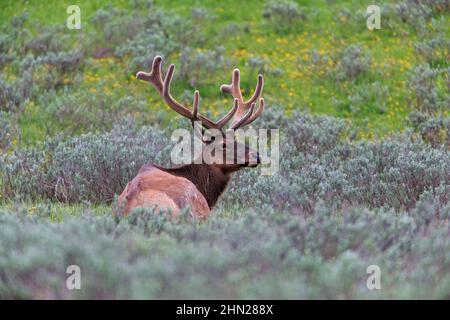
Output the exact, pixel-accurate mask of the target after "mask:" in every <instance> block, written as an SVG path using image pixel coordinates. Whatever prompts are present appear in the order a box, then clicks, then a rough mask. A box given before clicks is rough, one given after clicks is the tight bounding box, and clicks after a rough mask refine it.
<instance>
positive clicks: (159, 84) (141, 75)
mask: <svg viewBox="0 0 450 320" xmlns="http://www.w3.org/2000/svg"><path fill="white" fill-rule="evenodd" d="M161 64H162V58H161V56H156V57H155V58H154V59H153V64H152V71H151V72H150V73H146V72H142V71H139V72H138V73H137V74H136V77H137V78H138V79H140V80H144V81H147V82H150V83H151V84H152V85H153V87H155V89H156V90H157V91H158V92H159V94H160V95H161V96H162V97H163V99H164V101H165V102H166V103H167V104H168V105H169V106H170V107H171V108H172V109H173V110H174V111H175V112H177V113H179V114H181V115H182V116H183V117H186V118H188V119H189V120H191V123H192V126H194V122H195V121H201V123H202V126H204V127H205V128H207V129H218V130H220V131H221V132H222V134H223V130H222V127H223V126H224V125H225V124H226V123H227V122H228V121H230V119H231V118H232V117H233V115H234V114H235V113H236V111H237V110H238V103H239V102H238V100H237V99H235V100H234V105H233V108H232V109H231V110H230V111H229V112H228V113H227V114H226V115H225V116H224V117H223V118H222V119H220V120H219V121H217V122H214V121H212V120H211V119H209V118H207V117H205V116H203V115H202V114H200V113H199V112H198V106H199V100H200V93H199V92H198V90H195V93H194V102H193V106H192V110H190V109H188V108H187V107H185V106H184V105H182V104H181V103H180V102H178V101H176V100H175V99H174V98H173V97H172V95H171V94H170V84H171V82H172V78H173V72H174V69H175V65H173V64H171V65H170V66H169V69H168V70H167V73H166V76H165V78H164V81H163V79H162V72H161Z"/></svg>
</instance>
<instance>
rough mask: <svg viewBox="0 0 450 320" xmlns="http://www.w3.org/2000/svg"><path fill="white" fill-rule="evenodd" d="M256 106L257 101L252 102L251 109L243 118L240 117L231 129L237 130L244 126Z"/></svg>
mask: <svg viewBox="0 0 450 320" xmlns="http://www.w3.org/2000/svg"><path fill="white" fill-rule="evenodd" d="M254 108H255V103H252V104H251V105H250V109H249V110H248V111H247V113H246V114H245V115H244V116H243V117H242V118H241V119H239V120H238V121H237V122H236V123H235V124H233V125H232V126H231V128H230V129H233V130H237V129H239V128H240V127H242V126H244V125H245V124H246V122H247V120H248V119H249V118H250V116H251V115H252V113H253V109H254Z"/></svg>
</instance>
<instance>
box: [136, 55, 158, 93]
mask: <svg viewBox="0 0 450 320" xmlns="http://www.w3.org/2000/svg"><path fill="white" fill-rule="evenodd" d="M161 63H162V57H161V56H156V57H155V58H154V59H153V63H152V71H151V72H150V73H147V72H143V71H139V72H138V73H136V78H138V79H139V80H144V81H147V82H150V83H151V84H152V85H153V86H154V87H155V89H156V90H157V91H158V92H159V93H160V94H162V91H163V80H162V77H161V74H162V72H161Z"/></svg>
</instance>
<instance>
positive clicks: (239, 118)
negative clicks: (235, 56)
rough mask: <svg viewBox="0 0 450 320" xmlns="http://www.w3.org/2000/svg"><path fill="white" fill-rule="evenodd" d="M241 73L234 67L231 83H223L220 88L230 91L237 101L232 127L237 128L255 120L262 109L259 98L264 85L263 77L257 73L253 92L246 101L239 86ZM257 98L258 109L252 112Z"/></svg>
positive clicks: (262, 104) (262, 105)
mask: <svg viewBox="0 0 450 320" xmlns="http://www.w3.org/2000/svg"><path fill="white" fill-rule="evenodd" d="M240 79H241V75H240V72H239V69H234V71H233V76H232V79H231V84H223V85H221V86H220V90H221V91H222V92H224V93H230V94H231V95H232V96H233V97H234V99H235V100H237V101H238V109H237V111H236V113H235V114H234V118H233V123H232V128H233V129H237V128H239V127H242V126H245V125H247V124H250V123H252V122H253V121H255V120H256V119H257V118H258V117H259V116H260V115H261V114H262V112H263V111H264V99H263V98H261V94H262V90H263V87H264V78H263V76H262V75H261V74H260V75H258V82H257V84H256V89H255V92H254V93H253V95H252V97H251V98H250V99H249V100H248V101H244V99H243V98H242V93H241V86H240ZM258 99H259V105H258V109H256V111H255V113H253V110H254V107H255V104H256V101H257V100H258Z"/></svg>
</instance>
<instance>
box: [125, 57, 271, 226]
mask: <svg viewBox="0 0 450 320" xmlns="http://www.w3.org/2000/svg"><path fill="white" fill-rule="evenodd" d="M161 65H162V58H161V57H160V56H156V57H155V58H154V60H153V64H152V70H151V72H150V73H146V72H142V71H141V72H138V73H137V74H136V77H137V78H138V79H140V80H143V81H147V82H149V83H150V84H151V85H152V86H153V87H154V88H155V89H156V90H157V91H158V93H159V94H160V95H161V97H162V98H163V100H164V101H165V103H166V104H167V105H168V106H169V107H170V108H172V109H173V110H174V111H176V112H177V113H179V114H180V115H182V116H183V117H185V118H188V119H189V120H190V121H191V123H192V125H193V126H194V122H195V121H199V122H201V125H202V127H203V128H204V129H207V130H210V129H216V130H220V132H221V133H222V135H221V136H222V138H219V141H214V143H219V145H220V146H221V148H222V150H223V151H224V153H223V154H224V159H225V160H226V161H218V162H213V163H212V164H206V163H204V162H202V163H200V164H199V163H198V162H197V161H194V162H193V163H191V164H187V165H182V166H179V167H175V168H163V167H161V166H158V165H156V164H147V165H144V166H143V167H142V168H141V169H140V170H139V172H138V174H137V176H136V177H135V178H133V180H131V181H130V182H129V183H128V184H127V186H126V187H125V189H124V190H123V192H122V194H121V195H120V196H119V201H118V202H119V208H121V209H120V210H121V213H122V214H128V213H130V211H131V210H133V209H135V208H138V207H152V208H158V209H163V210H170V211H171V212H172V214H173V215H177V214H179V213H180V210H182V209H183V208H187V207H189V208H190V210H191V214H192V215H193V216H195V217H197V218H206V217H208V216H209V214H210V213H211V210H212V209H213V207H214V206H215V204H216V203H217V201H218V199H219V197H220V196H221V195H222V193H223V192H224V191H225V189H226V188H227V186H228V183H229V181H230V179H231V175H232V173H233V172H236V171H238V170H240V169H242V168H244V167H256V166H258V164H260V158H259V154H258V152H257V151H256V150H254V149H252V148H250V147H249V145H248V144H246V143H242V142H238V141H237V139H236V137H235V136H234V135H232V137H233V138H232V139H230V135H229V134H225V133H224V131H223V130H224V129H223V127H224V126H225V124H227V123H228V122H229V121H230V120H231V119H232V124H231V126H230V129H231V130H232V132H234V130H237V129H238V128H242V127H243V126H245V125H248V124H250V123H252V122H253V121H255V120H256V119H257V118H258V117H259V116H260V115H261V114H262V112H263V110H264V99H263V98H261V94H262V90H263V85H264V80H263V77H262V75H259V76H258V81H257V85H256V89H255V92H254V93H253V95H252V97H251V98H250V99H249V100H248V101H244V99H243V97H242V94H241V89H240V73H239V69H235V70H234V71H233V76H232V81H231V84H228V85H222V86H221V87H220V90H221V91H222V92H224V93H229V94H231V95H232V96H233V98H234V105H233V107H232V108H231V110H230V111H229V112H228V113H227V114H226V115H225V116H224V117H223V118H221V119H220V120H218V121H217V122H214V121H213V120H211V119H209V118H207V117H205V116H204V115H202V114H200V113H199V112H198V107H199V101H200V95H199V92H198V91H195V93H194V99H193V106H192V109H190V108H187V107H186V106H184V105H182V104H181V103H180V102H178V101H176V100H175V99H174V98H173V97H172V95H171V93H170V85H171V81H172V78H173V73H174V69H175V66H174V65H173V64H171V65H170V66H169V68H168V70H167V73H166V75H165V77H164V80H163V75H162V68H161ZM257 103H258V107H257V108H255V106H256V104H257ZM230 129H229V130H230ZM194 130H195V128H194ZM226 132H227V133H229V132H230V131H226ZM202 142H203V143H205V144H208V143H210V142H205V141H204V140H202ZM239 148H242V149H241V150H244V152H237V151H238V150H239ZM242 157H245V158H244V159H242Z"/></svg>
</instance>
